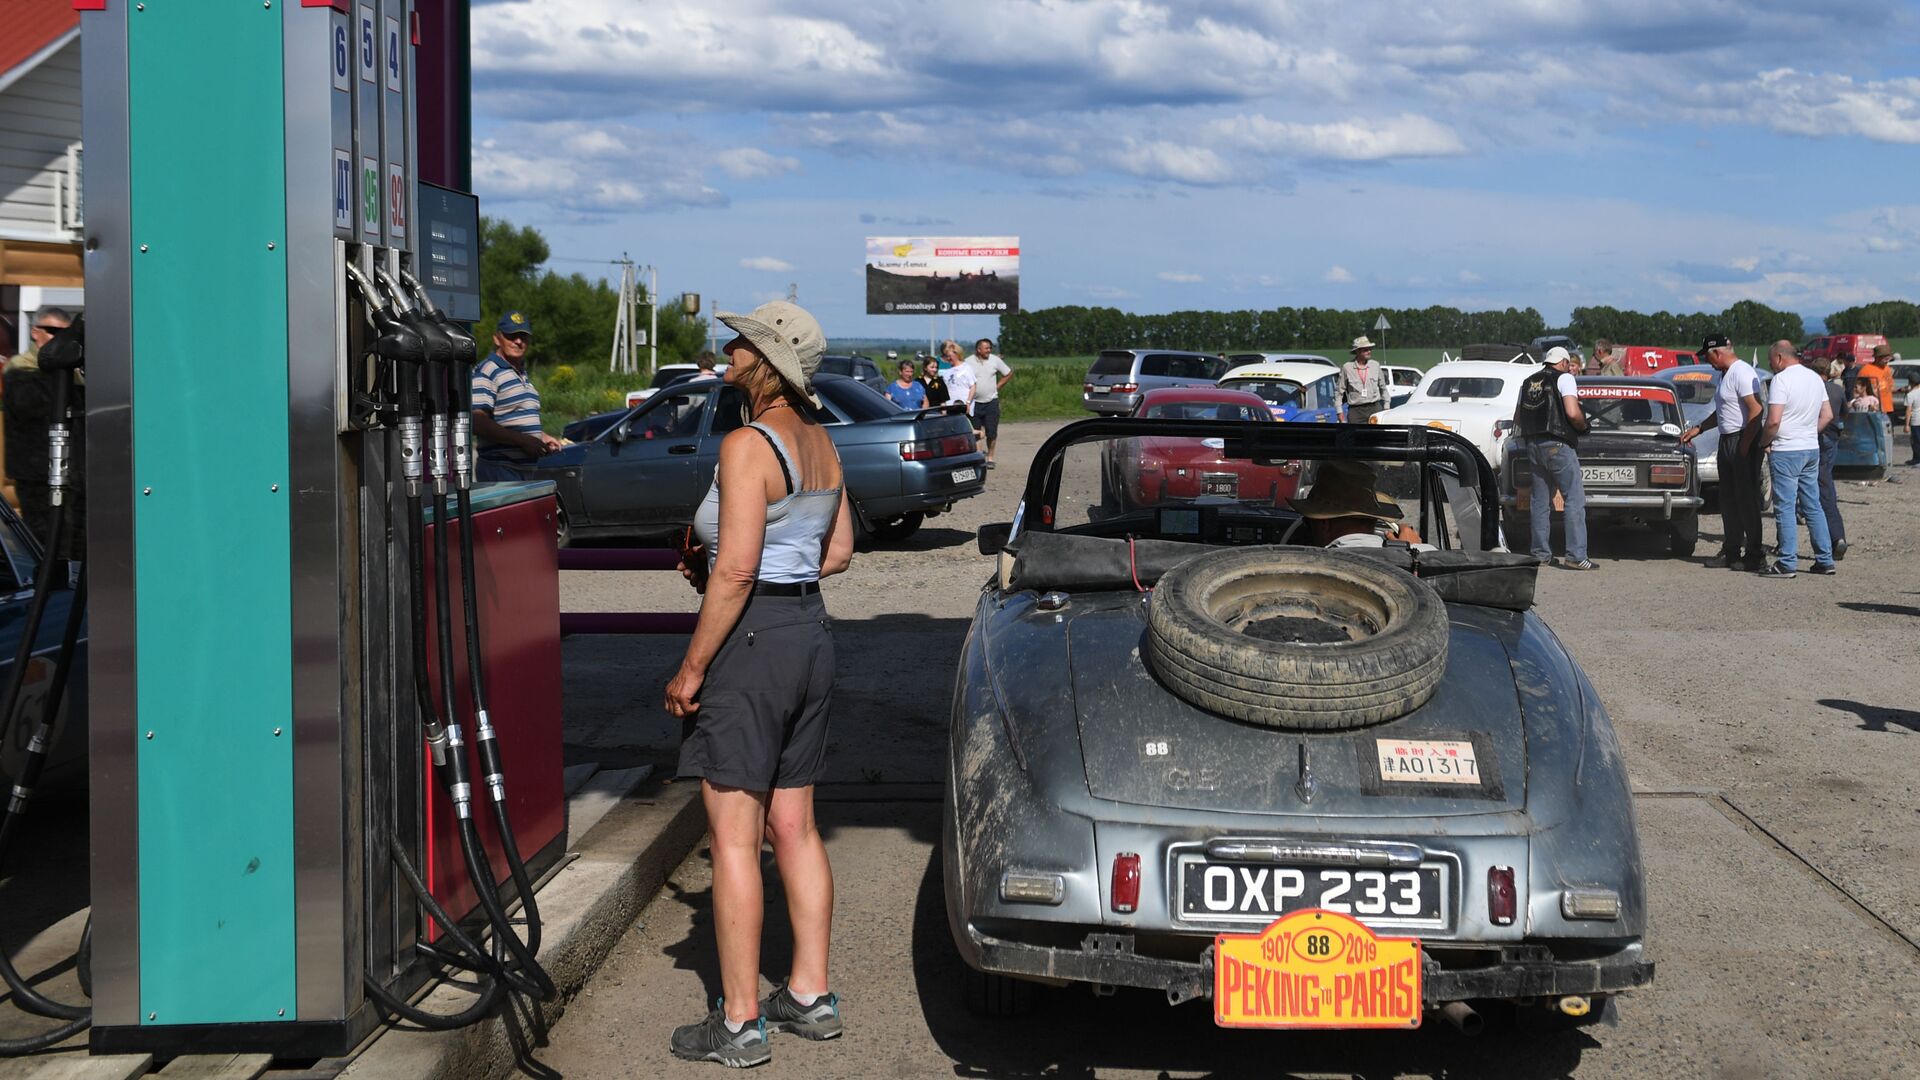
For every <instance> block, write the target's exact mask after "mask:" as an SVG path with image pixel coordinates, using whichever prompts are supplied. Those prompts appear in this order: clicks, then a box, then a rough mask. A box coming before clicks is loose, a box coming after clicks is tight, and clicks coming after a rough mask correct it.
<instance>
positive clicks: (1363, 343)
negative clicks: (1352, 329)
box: [1347, 334, 1375, 353]
mask: <svg viewBox="0 0 1920 1080" xmlns="http://www.w3.org/2000/svg"><path fill="white" fill-rule="evenodd" d="M1374 347H1375V346H1374V344H1373V339H1372V338H1370V337H1368V336H1367V335H1365V334H1361V335H1360V336H1359V337H1357V338H1354V339H1353V348H1351V349H1348V350H1347V351H1348V352H1350V353H1354V352H1359V351H1360V350H1361V349H1371V348H1374Z"/></svg>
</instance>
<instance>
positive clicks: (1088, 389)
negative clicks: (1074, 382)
mask: <svg viewBox="0 0 1920 1080" xmlns="http://www.w3.org/2000/svg"><path fill="white" fill-rule="evenodd" d="M1080 390H1081V392H1082V393H1087V394H1091V393H1093V384H1092V383H1081V384H1080Z"/></svg>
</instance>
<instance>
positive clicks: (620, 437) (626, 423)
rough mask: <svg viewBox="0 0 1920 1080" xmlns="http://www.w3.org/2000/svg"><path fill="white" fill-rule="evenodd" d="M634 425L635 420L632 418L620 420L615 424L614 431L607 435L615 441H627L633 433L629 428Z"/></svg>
mask: <svg viewBox="0 0 1920 1080" xmlns="http://www.w3.org/2000/svg"><path fill="white" fill-rule="evenodd" d="M632 425H633V421H631V420H622V421H620V422H619V423H617V424H615V425H613V431H612V432H611V433H610V434H609V435H608V436H607V438H609V439H611V440H612V441H613V442H615V443H623V442H626V441H627V439H628V437H629V436H630V435H631V432H630V431H628V428H630V427H631V426H632Z"/></svg>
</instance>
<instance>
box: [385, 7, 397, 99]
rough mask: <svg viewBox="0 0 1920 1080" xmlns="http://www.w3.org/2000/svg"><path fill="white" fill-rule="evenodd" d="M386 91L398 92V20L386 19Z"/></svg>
mask: <svg viewBox="0 0 1920 1080" xmlns="http://www.w3.org/2000/svg"><path fill="white" fill-rule="evenodd" d="M387 89H389V90H391V91H393V92H394V93H396V94H397V93H399V92H400V20H399V19H395V18H391V17H389V18H388V19H387Z"/></svg>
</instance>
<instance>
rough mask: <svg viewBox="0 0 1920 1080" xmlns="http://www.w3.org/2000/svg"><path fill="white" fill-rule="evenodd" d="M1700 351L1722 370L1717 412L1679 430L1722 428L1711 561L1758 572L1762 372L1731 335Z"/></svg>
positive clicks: (1687, 436) (1763, 557) (1691, 433)
mask: <svg viewBox="0 0 1920 1080" xmlns="http://www.w3.org/2000/svg"><path fill="white" fill-rule="evenodd" d="M1700 356H1701V357H1703V358H1704V359H1705V360H1706V362H1707V363H1709V364H1712V365H1713V366H1714V368H1715V369H1716V370H1718V371H1719V372H1720V387H1719V389H1718V390H1716V391H1715V392H1714V396H1713V412H1712V413H1711V414H1709V417H1708V418H1707V419H1703V420H1701V421H1700V422H1699V423H1697V424H1695V425H1693V426H1692V427H1690V428H1688V429H1687V430H1686V431H1684V432H1682V433H1681V435H1680V441H1681V442H1682V443H1691V442H1693V440H1694V438H1695V437H1696V436H1698V435H1699V434H1700V433H1701V432H1702V431H1705V430H1706V427H1707V424H1709V423H1712V424H1713V425H1714V426H1715V427H1717V428H1719V430H1720V450H1719V454H1718V457H1719V461H1720V520H1721V521H1722V522H1723V523H1724V528H1723V529H1722V533H1723V535H1724V537H1725V539H1723V540H1722V541H1721V542H1720V554H1718V555H1716V556H1714V557H1713V558H1711V559H1708V560H1707V565H1708V566H1710V567H1714V568H1716V569H1719V568H1728V569H1735V570H1739V569H1745V570H1752V571H1755V572H1758V571H1760V570H1764V569H1766V565H1767V550H1766V546H1765V544H1764V543H1763V542H1762V541H1761V539H1760V459H1761V454H1762V450H1761V447H1760V445H1759V444H1760V427H1761V423H1760V412H1761V409H1760V376H1759V375H1757V374H1755V373H1754V370H1753V365H1751V364H1749V363H1747V362H1746V361H1745V360H1742V359H1740V358H1739V357H1738V356H1735V355H1734V353H1733V339H1731V338H1729V337H1727V336H1726V335H1725V334H1713V335H1710V336H1708V338H1707V340H1706V342H1705V343H1704V344H1702V345H1701V346H1700Z"/></svg>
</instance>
